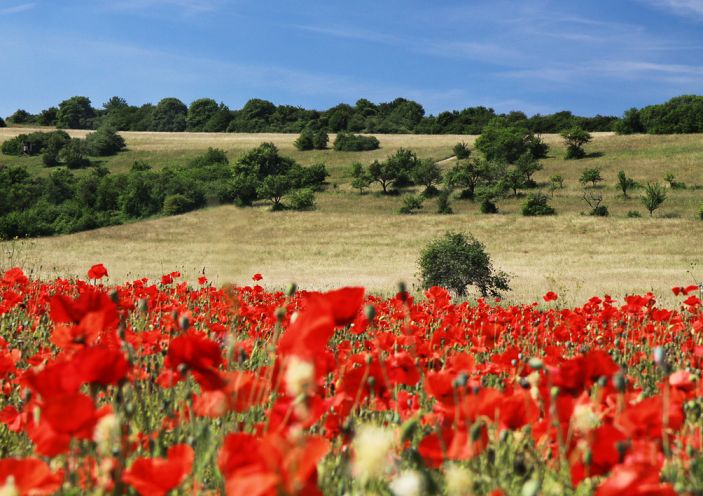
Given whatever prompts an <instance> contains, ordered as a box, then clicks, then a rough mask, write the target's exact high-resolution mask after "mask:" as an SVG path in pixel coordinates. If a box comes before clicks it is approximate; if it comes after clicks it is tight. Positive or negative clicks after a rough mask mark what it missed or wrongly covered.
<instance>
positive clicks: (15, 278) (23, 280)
mask: <svg viewBox="0 0 703 496" xmlns="http://www.w3.org/2000/svg"><path fill="white" fill-rule="evenodd" d="M2 282H4V283H5V284H8V285H15V284H17V285H19V286H24V285H25V284H27V283H28V282H29V279H28V278H27V276H26V275H24V272H22V269H20V268H19V267H13V268H11V269H10V270H8V271H7V272H5V274H3V276H2Z"/></svg>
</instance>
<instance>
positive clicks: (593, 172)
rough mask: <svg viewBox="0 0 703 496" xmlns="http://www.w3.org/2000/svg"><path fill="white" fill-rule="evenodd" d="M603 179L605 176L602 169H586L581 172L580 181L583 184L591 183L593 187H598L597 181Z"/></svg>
mask: <svg viewBox="0 0 703 496" xmlns="http://www.w3.org/2000/svg"><path fill="white" fill-rule="evenodd" d="M601 181H603V176H601V175H600V169H597V168H594V169H586V170H584V171H583V172H582V173H581V177H580V178H579V182H580V183H581V184H583V185H585V184H586V183H591V186H592V187H594V188H595V187H596V183H599V182H601Z"/></svg>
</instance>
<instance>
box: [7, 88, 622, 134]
mask: <svg viewBox="0 0 703 496" xmlns="http://www.w3.org/2000/svg"><path fill="white" fill-rule="evenodd" d="M497 117H498V118H502V119H505V120H506V121H507V122H509V123H510V124H512V125H517V126H521V127H526V128H528V129H529V130H530V131H531V132H533V133H537V134H539V133H557V132H560V131H562V130H563V129H567V128H570V127H574V126H578V127H581V128H583V129H585V130H587V131H611V130H612V129H613V126H614V124H615V123H616V122H617V121H618V119H617V117H613V116H602V115H597V116H595V117H580V116H576V115H573V114H572V113H571V112H569V111H563V112H557V113H554V114H549V115H540V114H536V115H533V116H531V117H528V116H527V115H526V114H525V113H524V112H519V111H514V112H510V113H507V114H499V113H497V112H496V111H495V110H494V109H492V108H487V107H482V106H478V107H470V108H465V109H463V110H454V111H445V112H441V113H439V114H437V115H427V114H426V112H425V109H424V108H423V107H422V105H420V104H419V103H417V102H415V101H412V100H407V99H405V98H396V99H395V100H393V101H391V102H386V103H379V104H376V103H373V102H371V101H369V100H366V99H360V100H358V101H357V102H356V103H355V104H354V105H349V104H346V103H341V104H339V105H336V106H334V107H332V108H329V109H327V110H322V111H320V110H310V109H304V108H301V107H296V106H292V105H275V104H274V103H272V102H269V101H266V100H262V99H256V98H255V99H251V100H249V101H248V102H246V104H245V105H244V106H243V107H242V108H241V109H238V110H233V109H230V108H229V107H228V106H227V105H225V104H224V103H218V102H217V101H215V100H213V99H211V98H200V99H198V100H195V101H193V102H192V103H191V104H190V105H186V104H185V103H184V102H182V101H181V100H179V99H177V98H172V97H169V98H164V99H162V100H161V101H159V102H158V103H157V104H156V105H154V104H151V103H146V104H144V105H141V106H135V105H130V104H128V103H127V101H126V100H125V99H124V98H121V97H118V96H115V97H112V98H110V99H109V100H108V101H107V102H105V103H103V104H102V107H99V108H96V107H94V106H93V104H92V102H91V100H90V99H89V98H88V97H85V96H73V97H71V98H68V99H66V100H64V101H62V102H61V103H59V104H58V106H53V107H50V108H48V109H45V110H42V111H41V112H39V113H38V114H31V113H29V112H27V111H26V110H23V109H18V110H17V111H16V112H15V113H13V114H12V115H11V116H9V117H7V119H6V121H7V124H9V125H31V124H36V125H41V126H56V127H57V128H60V129H98V128H99V127H102V126H108V127H111V128H114V129H116V130H118V131H171V132H180V131H192V132H246V133H260V132H282V133H299V132H301V131H303V130H305V129H309V130H311V131H312V132H315V131H325V132H331V133H339V132H348V133H389V134H392V133H417V134H481V133H482V132H483V130H484V128H485V127H486V126H487V125H488V124H489V123H490V122H491V121H492V120H493V119H495V118H497ZM2 125H3V123H2V121H1V120H0V126H2Z"/></svg>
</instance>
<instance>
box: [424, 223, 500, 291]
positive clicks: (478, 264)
mask: <svg viewBox="0 0 703 496" xmlns="http://www.w3.org/2000/svg"><path fill="white" fill-rule="evenodd" d="M418 265H419V269H420V278H421V281H422V285H423V287H424V288H430V287H432V286H442V287H444V288H446V289H448V290H451V291H453V292H454V293H456V294H457V295H458V296H464V295H465V294H466V290H467V288H468V287H469V286H475V287H476V288H477V289H478V291H479V293H480V294H481V296H483V297H486V296H498V295H499V294H500V292H501V291H509V290H510V287H509V286H508V283H509V277H508V275H507V274H505V273H504V272H496V271H495V270H494V268H493V264H492V262H491V258H490V256H489V255H488V254H487V253H486V251H485V247H484V246H483V244H482V243H481V242H480V241H478V240H477V239H475V238H474V237H473V236H471V235H470V234H469V235H468V236H466V235H464V234H462V233H457V232H447V233H446V234H445V235H444V236H443V237H441V238H437V239H434V240H432V241H431V242H430V243H429V244H428V245H427V246H426V247H425V248H424V249H423V250H422V253H421V254H420V260H419V262H418Z"/></svg>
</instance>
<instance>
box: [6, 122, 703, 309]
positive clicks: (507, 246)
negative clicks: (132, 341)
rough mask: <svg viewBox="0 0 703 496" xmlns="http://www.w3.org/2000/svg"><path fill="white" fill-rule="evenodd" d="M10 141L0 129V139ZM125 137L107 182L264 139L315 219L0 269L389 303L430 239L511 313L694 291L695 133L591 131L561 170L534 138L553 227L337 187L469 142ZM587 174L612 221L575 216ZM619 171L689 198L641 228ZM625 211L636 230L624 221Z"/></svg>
mask: <svg viewBox="0 0 703 496" xmlns="http://www.w3.org/2000/svg"><path fill="white" fill-rule="evenodd" d="M21 131H22V132H26V130H25V129H23V130H21ZM17 132H18V130H17V129H0V141H2V140H4V139H6V138H7V137H9V136H13V135H15V134H17ZM72 134H74V135H76V136H80V135H82V134H84V132H82V131H76V132H72ZM124 136H125V138H126V141H127V145H128V149H129V150H128V151H126V152H124V153H122V154H120V155H119V156H117V157H113V158H110V159H108V160H106V161H105V165H106V166H107V167H109V168H110V169H111V170H113V171H124V170H127V169H128V168H129V167H130V166H131V164H132V163H133V161H134V160H137V159H139V160H146V161H148V162H150V163H152V164H153V165H154V166H155V167H161V166H164V165H167V164H178V163H186V162H187V161H188V160H190V159H191V158H193V157H194V156H196V155H198V154H199V153H202V151H204V150H205V149H207V147H209V146H213V147H218V148H222V149H224V150H226V151H227V152H228V155H229V157H230V160H231V161H232V160H235V159H236V157H237V156H238V155H239V154H241V153H242V152H243V151H245V150H247V149H249V148H251V147H254V146H256V145H258V144H259V143H261V142H263V141H273V142H274V143H275V144H276V145H278V146H279V148H280V149H281V150H282V152H283V153H284V154H286V155H290V156H292V157H294V158H295V159H296V160H298V161H300V162H301V163H303V164H311V163H315V162H320V161H322V162H325V163H326V164H327V166H328V169H329V170H330V172H331V177H330V186H329V187H328V189H327V191H325V192H323V193H321V194H319V195H318V199H317V204H318V207H317V210H315V211H312V212H276V213H272V212H269V211H268V209H267V208H266V207H264V206H259V207H254V208H248V209H240V208H236V207H233V206H222V207H212V208H208V209H205V210H201V211H198V212H194V213H191V214H187V215H183V216H177V217H170V218H159V219H152V220H148V221H144V222H139V223H134V224H128V225H123V226H117V227H112V228H106V229H101V230H97V231H91V232H84V233H80V234H75V235H70V236H62V237H55V238H44V239H37V240H28V241H15V242H6V243H2V244H0V251H1V252H0V267H3V266H6V265H8V264H11V263H12V264H22V265H23V266H24V267H27V268H28V269H32V270H33V271H34V273H35V274H38V275H40V276H43V277H52V276H56V275H61V276H72V275H84V273H85V270H86V269H87V268H88V267H89V266H90V265H91V264H93V263H96V262H103V263H105V265H106V266H107V267H108V269H109V270H110V275H111V278H112V280H113V281H123V280H126V279H130V278H135V277H142V276H148V277H157V276H159V275H161V274H162V273H165V272H170V271H173V270H180V271H181V272H182V273H183V275H184V276H185V277H187V278H188V279H190V280H194V279H195V278H196V277H197V276H198V275H199V274H200V273H201V272H202V271H203V270H204V271H205V274H206V275H208V276H209V277H210V279H211V280H213V281H215V282H217V283H224V282H235V283H244V282H247V281H249V278H250V277H251V275H252V274H253V273H255V272H261V273H262V274H263V275H264V277H265V279H264V282H265V283H266V285H267V286H268V287H283V286H285V285H286V284H287V283H288V282H290V281H296V282H298V283H299V284H300V285H301V286H302V287H305V288H328V287H333V286H339V285H345V284H359V285H365V286H367V287H369V288H371V289H372V290H375V291H378V292H382V293H389V292H391V291H393V289H394V287H395V285H396V283H397V282H398V281H401V280H402V281H406V282H408V283H409V284H412V283H416V282H417V281H416V278H415V274H416V270H417V268H416V260H417V258H418V254H419V251H420V249H421V248H422V247H423V246H424V244H425V243H426V242H427V241H428V240H429V239H431V238H433V237H435V236H437V235H439V234H441V233H443V232H444V231H446V230H447V229H454V230H462V231H469V232H471V233H473V234H474V235H475V236H476V237H478V238H479V239H480V240H482V241H483V242H484V243H485V244H486V246H487V248H488V251H489V253H491V254H492V256H493V258H494V261H495V264H496V265H497V266H498V267H499V268H501V269H503V270H505V271H507V272H509V273H511V274H513V276H514V279H513V282H512V287H513V291H512V292H511V293H509V294H507V295H506V297H507V299H508V300H509V301H514V302H527V301H533V300H535V299H537V298H539V297H540V296H541V295H542V294H544V292H546V291H547V290H555V291H557V292H559V293H560V294H561V295H562V297H563V299H564V300H565V302H566V303H580V302H582V301H583V300H584V299H586V298H588V297H590V296H593V295H602V294H604V293H609V294H611V295H613V296H615V297H618V296H619V297H622V296H623V295H624V294H628V293H634V292H643V291H650V290H651V291H654V292H655V293H656V294H658V295H660V296H661V297H662V300H665V301H670V288H671V287H672V286H674V285H680V284H691V283H692V282H694V280H693V279H692V276H693V277H695V278H696V279H698V280H703V254H702V251H703V250H702V248H703V246H702V245H703V222H702V221H701V220H698V219H697V217H696V215H697V211H698V208H699V205H700V204H701V202H703V189H701V186H700V184H703V177H702V176H701V171H702V170H703V136H701V135H687V136H615V135H612V134H609V133H599V134H596V135H595V139H594V141H593V142H592V143H591V144H589V145H588V146H587V152H588V153H591V154H592V156H591V157H589V158H586V159H583V160H580V161H568V162H567V161H564V160H562V158H561V157H562V156H563V151H564V150H563V147H562V146H561V142H560V138H559V137H558V136H545V137H544V138H545V140H546V141H547V142H548V143H550V144H551V145H552V148H551V151H550V158H548V159H546V160H544V162H543V163H544V170H543V171H541V172H539V173H538V174H537V175H536V179H537V180H538V182H540V183H542V184H544V183H546V181H547V180H548V178H549V176H551V175H553V174H560V175H562V176H563V177H564V178H565V188H564V189H563V190H560V191H557V192H556V193H555V195H554V197H553V199H552V204H553V206H555V207H556V209H557V212H558V215H557V216H555V217H551V218H524V217H522V216H521V215H520V214H519V210H520V206H521V204H522V202H523V201H524V198H516V199H512V198H511V199H507V200H501V201H500V202H499V204H498V205H499V208H500V213H499V214H498V215H490V216H489V215H483V214H481V213H479V212H478V206H477V205H475V204H472V203H470V202H467V201H453V203H452V207H453V208H454V210H455V215H449V216H441V215H436V214H435V213H434V211H435V210H436V206H435V201H434V200H428V201H426V202H425V208H424V211H423V212H421V213H420V214H417V215H413V216H402V215H399V214H397V213H396V212H397V210H398V208H399V206H400V203H401V198H400V197H397V196H396V197H385V196H382V195H380V194H378V193H377V191H376V190H375V189H372V191H371V192H370V193H368V194H365V195H359V194H358V193H357V192H355V191H353V190H352V189H351V187H350V186H349V184H348V183H349V182H350V179H349V177H348V168H349V166H350V164H351V163H352V162H354V161H360V162H362V163H365V164H366V163H369V162H370V161H372V160H373V159H376V158H379V159H382V158H384V157H385V156H386V155H388V154H389V153H392V152H393V151H394V150H395V149H397V148H399V147H401V146H403V147H407V148H411V149H413V150H415V151H416V152H417V153H418V155H419V156H421V157H434V158H435V159H437V160H442V159H446V158H447V157H450V156H451V154H452V153H451V148H452V146H453V145H454V144H455V143H456V142H457V141H460V140H463V141H467V142H469V143H471V142H473V140H474V138H473V137H467V136H416V135H398V136H379V139H380V141H381V145H382V149H381V150H378V151H374V152H362V153H338V152H334V151H331V150H329V151H323V152H304V153H303V152H298V151H297V150H295V148H294V147H293V141H294V139H295V138H296V136H293V135H281V134H261V135H236V134H200V133H198V134H190V133H176V134H169V133H124ZM452 162H453V160H448V161H445V162H443V166H445V167H449V166H451V164H452ZM0 163H8V164H17V163H23V164H25V165H26V166H27V167H30V168H36V170H37V171H42V172H43V171H45V169H41V167H40V159H39V160H38V161H37V160H35V158H16V157H5V156H2V155H0ZM590 167H598V168H600V169H601V173H602V175H603V177H604V178H605V182H604V185H603V187H601V188H599V189H598V191H599V192H600V193H601V194H602V195H603V197H604V204H606V205H607V206H608V207H609V209H610V211H611V217H609V218H593V217H589V216H584V215H582V212H584V211H585V210H586V208H587V206H586V204H585V203H584V202H583V200H582V199H581V195H582V192H583V188H582V187H581V185H580V184H579V183H578V177H579V176H580V174H581V171H582V170H583V169H585V168H590ZM621 169H622V170H625V171H626V173H627V174H628V175H629V176H632V177H634V178H635V179H636V180H638V181H640V182H643V183H644V182H647V181H659V182H660V183H662V182H663V179H662V178H663V176H664V174H665V173H667V172H673V173H674V174H675V176H676V178H677V180H679V181H682V182H684V183H686V184H687V186H688V187H687V188H686V189H684V190H675V191H674V190H670V191H668V196H669V198H668V199H667V201H666V202H665V203H664V205H663V206H662V208H661V209H660V210H659V211H657V213H656V214H655V218H653V219H650V218H648V216H647V213H646V211H645V210H644V207H643V206H642V205H641V203H640V200H639V196H640V194H641V193H640V192H639V191H634V192H633V193H632V198H631V199H629V200H624V199H622V198H621V197H620V195H619V193H618V191H617V190H616V189H615V182H616V175H617V172H618V171H619V170H621ZM545 191H546V190H545ZM631 210H637V211H639V212H640V213H641V214H642V218H635V219H631V218H627V215H626V214H627V212H628V211H631Z"/></svg>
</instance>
